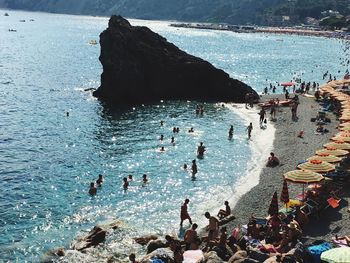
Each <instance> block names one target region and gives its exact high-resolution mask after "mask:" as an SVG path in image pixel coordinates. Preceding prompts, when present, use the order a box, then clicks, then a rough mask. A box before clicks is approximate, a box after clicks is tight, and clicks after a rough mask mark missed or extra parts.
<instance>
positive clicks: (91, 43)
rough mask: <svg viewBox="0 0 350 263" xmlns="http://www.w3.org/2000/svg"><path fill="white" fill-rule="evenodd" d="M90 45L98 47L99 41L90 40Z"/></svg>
mask: <svg viewBox="0 0 350 263" xmlns="http://www.w3.org/2000/svg"><path fill="white" fill-rule="evenodd" d="M89 44H90V45H97V41H96V40H90V42H89Z"/></svg>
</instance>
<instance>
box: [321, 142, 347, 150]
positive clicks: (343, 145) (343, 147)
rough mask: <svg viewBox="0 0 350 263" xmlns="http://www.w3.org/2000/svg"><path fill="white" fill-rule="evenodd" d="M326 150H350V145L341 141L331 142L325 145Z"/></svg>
mask: <svg viewBox="0 0 350 263" xmlns="http://www.w3.org/2000/svg"><path fill="white" fill-rule="evenodd" d="M323 146H324V147H325V148H328V147H333V148H336V149H340V150H350V143H345V142H341V141H336V142H329V143H326V144H324V145H323Z"/></svg>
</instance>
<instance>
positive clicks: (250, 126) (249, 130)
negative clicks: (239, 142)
mask: <svg viewBox="0 0 350 263" xmlns="http://www.w3.org/2000/svg"><path fill="white" fill-rule="evenodd" d="M252 130H253V123H249V125H248V127H247V131H248V139H250V138H251V136H252Z"/></svg>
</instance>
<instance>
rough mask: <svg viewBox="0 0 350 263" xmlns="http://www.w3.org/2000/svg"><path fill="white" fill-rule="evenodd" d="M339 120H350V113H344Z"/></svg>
mask: <svg viewBox="0 0 350 263" xmlns="http://www.w3.org/2000/svg"><path fill="white" fill-rule="evenodd" d="M339 120H341V121H350V114H343V115H342V116H341V117H340V118H339Z"/></svg>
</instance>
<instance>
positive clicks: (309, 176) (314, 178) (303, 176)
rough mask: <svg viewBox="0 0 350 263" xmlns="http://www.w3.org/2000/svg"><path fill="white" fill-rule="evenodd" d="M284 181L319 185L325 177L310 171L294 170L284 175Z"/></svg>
mask: <svg viewBox="0 0 350 263" xmlns="http://www.w3.org/2000/svg"><path fill="white" fill-rule="evenodd" d="M283 177H284V179H285V180H287V181H289V182H292V183H297V184H311V183H319V182H321V181H322V180H323V179H324V177H323V176H322V175H321V174H319V173H315V172H313V171H310V170H294V171H289V172H287V173H285V174H284V175H283Z"/></svg>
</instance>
